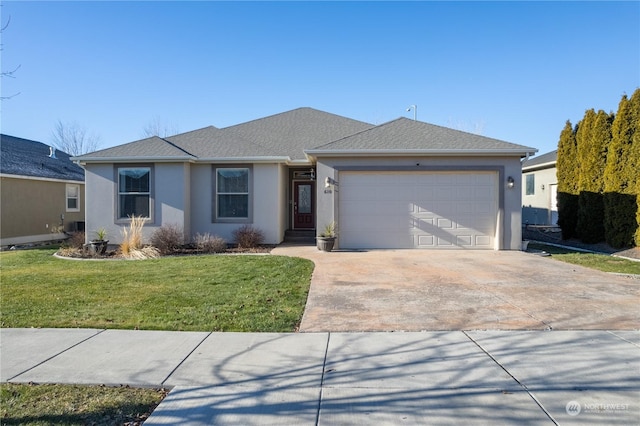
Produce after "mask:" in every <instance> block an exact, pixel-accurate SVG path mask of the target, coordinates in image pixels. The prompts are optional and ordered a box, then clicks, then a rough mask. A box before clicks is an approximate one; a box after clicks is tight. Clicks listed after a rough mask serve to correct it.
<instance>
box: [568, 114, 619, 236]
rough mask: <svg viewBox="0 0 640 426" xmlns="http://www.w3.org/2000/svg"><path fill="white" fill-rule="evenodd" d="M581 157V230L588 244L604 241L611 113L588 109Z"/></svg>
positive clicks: (582, 129) (579, 136) (581, 136)
mask: <svg viewBox="0 0 640 426" xmlns="http://www.w3.org/2000/svg"><path fill="white" fill-rule="evenodd" d="M576 137H577V141H578V156H579V158H580V179H579V180H578V182H579V184H578V189H579V190H580V195H579V196H578V232H579V234H580V238H581V239H582V241H583V242H585V243H598V242H600V241H603V240H604V198H603V188H604V168H605V165H606V160H607V147H608V145H609V143H610V141H611V116H610V115H609V114H607V113H606V112H604V111H602V110H600V111H598V113H597V114H596V113H595V111H594V110H593V109H591V110H589V111H587V113H586V114H585V116H584V119H583V120H582V124H581V125H580V128H579V129H578V133H577V135H576Z"/></svg>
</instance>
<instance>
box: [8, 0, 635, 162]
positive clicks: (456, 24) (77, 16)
mask: <svg viewBox="0 0 640 426" xmlns="http://www.w3.org/2000/svg"><path fill="white" fill-rule="evenodd" d="M1 9H2V22H3V23H6V21H7V19H8V18H9V16H10V17H11V22H10V25H9V27H8V28H7V29H6V30H5V32H4V33H3V35H2V43H3V51H2V70H3V71H8V70H10V69H13V68H15V67H16V66H18V65H20V69H19V70H18V71H17V72H16V73H15V78H13V79H11V78H3V79H2V95H3V96H10V95H12V94H14V93H17V92H20V94H19V95H18V96H15V97H13V98H12V99H10V100H5V101H3V102H2V132H3V133H7V134H11V135H14V136H18V137H23V138H27V139H34V140H38V141H42V142H50V141H51V133H52V130H53V128H54V126H55V123H56V121H57V120H62V121H63V122H69V121H77V122H78V123H79V124H81V125H82V126H84V127H85V128H87V129H88V130H89V131H91V132H94V133H96V134H98V135H99V136H100V137H101V139H102V147H108V146H113V145H118V144H122V143H126V142H130V141H133V140H137V139H139V138H140V137H141V136H142V131H143V128H144V127H145V126H146V125H147V124H149V122H150V121H151V120H152V119H153V118H154V117H160V118H161V119H162V120H164V121H166V122H167V123H169V124H172V125H174V126H178V127H179V130H180V131H181V132H185V131H189V130H194V129H197V128H201V127H205V126H209V125H214V126H217V127H225V126H229V125H233V124H237V123H242V122H245V121H249V120H253V119H256V118H261V117H264V116H267V115H271V114H275V113H279V112H283V111H287V110H290V109H294V108H298V107H301V106H309V107H313V108H317V109H321V110H324V111H328V112H332V113H336V114H340V115H344V116H347V117H351V118H355V119H358V120H363V121H367V122H371V123H375V124H380V123H383V122H386V121H389V120H393V119H395V118H397V117H400V116H406V117H410V118H412V117H413V112H407V111H406V108H407V107H408V106H409V105H411V104H417V105H418V119H419V120H421V121H426V122H429V123H434V124H438V125H443V126H448V127H452V128H457V129H461V130H467V131H472V132H475V133H480V134H483V135H485V136H490V137H495V138H498V139H503V140H506V141H509V142H514V143H518V144H523V145H528V146H533V147H535V148H538V149H539V150H540V153H544V152H547V151H550V150H553V149H555V148H556V145H557V141H558V136H559V134H560V131H561V129H562V127H563V126H564V123H565V121H566V120H567V119H570V120H571V121H572V122H573V123H575V122H576V121H577V120H579V119H581V118H582V116H583V114H584V111H585V110H586V109H588V108H595V109H604V110H605V111H615V110H616V109H617V105H618V102H619V101H620V97H621V96H622V95H623V93H627V94H629V95H630V94H631V93H633V91H634V90H635V89H636V88H638V87H639V86H640V2H637V1H634V2H320V3H308V2H259V3H248V2H236V3H227V2H3V6H2V8H1Z"/></svg>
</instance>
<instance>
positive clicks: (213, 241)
mask: <svg viewBox="0 0 640 426" xmlns="http://www.w3.org/2000/svg"><path fill="white" fill-rule="evenodd" d="M195 244H196V248H197V249H198V250H200V251H202V252H204V253H222V252H224V251H226V250H227V242H226V241H225V239H224V238H222V237H218V236H217V235H211V234H209V233H208V232H207V233H205V234H200V233H198V234H196V240H195Z"/></svg>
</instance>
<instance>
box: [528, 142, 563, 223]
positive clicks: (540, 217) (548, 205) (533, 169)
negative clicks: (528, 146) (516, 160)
mask: <svg viewBox="0 0 640 426" xmlns="http://www.w3.org/2000/svg"><path fill="white" fill-rule="evenodd" d="M557 156H558V151H551V152H548V153H546V154H542V155H538V156H536V157H533V158H529V159H527V160H526V161H524V162H523V163H522V182H523V185H522V223H523V224H525V225H548V226H555V225H557V224H558V201H557V197H558V178H557V177H556V159H557Z"/></svg>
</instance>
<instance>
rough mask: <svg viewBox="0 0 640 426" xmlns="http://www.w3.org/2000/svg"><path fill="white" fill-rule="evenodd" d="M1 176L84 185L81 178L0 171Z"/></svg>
mask: <svg viewBox="0 0 640 426" xmlns="http://www.w3.org/2000/svg"><path fill="white" fill-rule="evenodd" d="M0 177H1V178H9V179H25V180H37V181H45V182H60V183H73V184H80V185H84V179H82V180H73V179H57V178H48V177H42V176H26V175H11V174H7V173H0Z"/></svg>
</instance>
